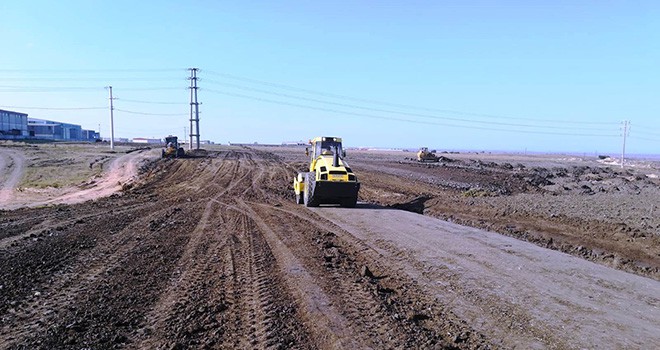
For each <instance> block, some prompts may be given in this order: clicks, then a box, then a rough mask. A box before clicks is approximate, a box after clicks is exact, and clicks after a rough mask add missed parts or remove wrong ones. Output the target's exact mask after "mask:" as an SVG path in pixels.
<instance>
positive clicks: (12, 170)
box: [0, 148, 25, 208]
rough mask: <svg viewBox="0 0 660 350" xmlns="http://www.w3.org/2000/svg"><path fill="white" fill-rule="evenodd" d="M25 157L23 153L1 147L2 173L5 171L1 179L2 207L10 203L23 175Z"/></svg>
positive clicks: (0, 161) (0, 204) (0, 172)
mask: <svg viewBox="0 0 660 350" xmlns="http://www.w3.org/2000/svg"><path fill="white" fill-rule="evenodd" d="M24 168H25V157H24V156H23V154H21V153H19V152H17V151H13V150H8V149H6V148H0V174H2V173H5V174H6V175H3V176H2V178H3V179H4V180H0V208H2V207H3V206H5V205H7V204H9V203H10V201H11V199H12V197H13V195H14V190H15V189H16V186H17V185H18V182H19V181H20V180H21V176H23V169H24Z"/></svg>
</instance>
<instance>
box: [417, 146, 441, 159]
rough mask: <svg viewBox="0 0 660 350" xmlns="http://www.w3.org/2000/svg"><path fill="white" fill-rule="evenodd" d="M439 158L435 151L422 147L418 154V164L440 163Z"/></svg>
mask: <svg viewBox="0 0 660 350" xmlns="http://www.w3.org/2000/svg"><path fill="white" fill-rule="evenodd" d="M439 160H440V158H438V157H437V156H436V155H435V153H433V151H429V149H428V147H422V148H420V149H419V151H418V152H417V161H418V162H438V161H439Z"/></svg>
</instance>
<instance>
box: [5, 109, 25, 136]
mask: <svg viewBox="0 0 660 350" xmlns="http://www.w3.org/2000/svg"><path fill="white" fill-rule="evenodd" d="M29 136H30V133H29V131H28V115H27V114H25V113H19V112H13V111H6V110H4V109H0V139H4V140H7V139H10V140H11V139H25V138H28V137H29Z"/></svg>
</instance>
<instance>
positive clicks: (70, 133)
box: [28, 118, 85, 141]
mask: <svg viewBox="0 0 660 350" xmlns="http://www.w3.org/2000/svg"><path fill="white" fill-rule="evenodd" d="M28 130H29V131H30V136H32V137H34V138H37V139H42V140H57V141H82V140H85V139H83V130H82V127H81V126H80V125H76V124H69V123H63V122H56V121H52V120H45V119H37V118H28Z"/></svg>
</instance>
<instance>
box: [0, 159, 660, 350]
mask: <svg viewBox="0 0 660 350" xmlns="http://www.w3.org/2000/svg"><path fill="white" fill-rule="evenodd" d="M302 153H303V152H302V150H301V149H285V148H275V147H273V148H240V147H221V148H218V149H217V150H214V151H209V152H208V153H206V154H205V155H204V156H200V157H195V158H188V159H173V160H169V159H168V160H164V159H154V160H152V161H150V162H147V163H142V164H143V165H142V166H141V167H140V168H139V171H138V173H139V174H138V176H136V177H134V179H133V181H132V182H130V183H128V184H124V186H122V190H121V191H119V192H117V193H115V194H112V195H110V196H109V197H103V198H98V199H95V200H91V201H87V202H83V203H78V204H50V205H47V206H39V207H32V208H27V207H26V208H18V209H13V210H3V211H0V271H1V272H2V273H1V274H0V348H9V349H112V348H131V349H132V348H141V349H187V348H201V349H204V348H209V349H213V348H220V349H238V348H240V349H253V348H258V349H266V348H268V349H271V348H272V349H278V348H282V349H335V348H343V349H361V348H372V349H391V348H421V349H445V348H446V349H494V348H558V349H564V348H568V349H571V348H575V349H581V348H658V347H660V282H658V267H659V266H660V264H659V263H658V259H660V256H659V249H658V235H659V233H658V228H659V226H658V219H657V216H658V215H657V214H656V215H654V214H653V212H652V210H654V209H648V208H649V206H650V208H656V209H660V208H658V205H659V203H658V196H657V191H658V182H657V177H655V178H654V177H653V175H654V173H653V172H654V171H655V170H654V168H652V167H649V168H644V170H643V171H635V172H631V173H628V172H622V171H618V170H613V168H610V167H609V166H608V165H602V166H598V165H594V166H590V167H587V169H577V168H576V169H573V168H572V167H566V168H562V167H561V166H554V165H552V166H538V167H531V166H529V165H527V166H526V165H523V164H513V165H511V164H508V163H504V162H501V163H496V162H493V163H492V164H490V163H483V162H480V163H475V161H472V160H469V159H459V157H453V158H452V159H450V158H446V159H445V160H444V161H443V162H441V163H437V164H432V165H426V164H418V163H416V162H413V161H410V160H406V159H405V157H403V156H402V155H391V154H371V153H368V152H355V154H351V155H349V157H350V158H349V162H351V166H352V168H353V169H354V171H355V172H356V173H357V175H358V179H360V181H361V182H362V190H361V192H360V203H359V204H358V208H355V209H343V208H336V207H321V208H313V209H309V208H305V207H303V206H301V205H296V204H294V201H293V193H292V189H291V187H292V186H291V181H292V179H293V176H294V174H295V173H296V172H297V171H300V170H303V169H304V168H305V157H304V154H302ZM450 156H451V155H450ZM5 159H6V157H5ZM4 162H5V163H8V162H10V161H7V160H5V161H4ZM135 164H137V163H135ZM601 169H610V170H601ZM0 171H5V170H2V169H0ZM5 173H7V172H6V171H5V172H4V173H3V174H5ZM3 176H4V175H3ZM560 180H561V181H560ZM599 181H600V185H599V183H598V182H599ZM4 183H6V181H5V182H4ZM631 184H632V185H634V186H635V187H632V185H631ZM583 186H588V187H589V189H590V191H588V190H587V189H586V188H584V187H583ZM599 186H601V187H602V188H603V190H602V191H601V189H600V187H599ZM614 187H616V188H617V190H614ZM576 192H577V193H576ZM591 192H593V193H591ZM98 195H101V193H98ZM608 195H611V196H610V197H608ZM599 196H602V197H603V198H599ZM616 196H619V197H620V198H622V199H621V200H620V201H619V202H616V203H613V202H612V198H619V197H616ZM90 197H91V196H90ZM90 197H86V199H89V198H90ZM538 198H545V199H546V200H545V201H542V202H540V200H539V199H538ZM592 198H593V199H592ZM6 201H7V202H11V198H7V199H6ZM564 202H566V203H569V204H566V203H564ZM624 202H625V204H622V203H624ZM570 203H572V204H570ZM5 205H6V206H5V207H6V208H8V207H10V206H11V203H5ZM571 205H572V206H573V209H570V210H569V209H568V208H570V206H571ZM592 206H593V207H594V208H598V209H597V211H598V212H597V213H592V211H591V210H590V209H589V208H590V207H592ZM612 206H614V208H612ZM637 206H643V207H644V208H645V210H646V212H644V213H637V209H638V207H637ZM617 210H618V212H617ZM610 212H612V213H614V214H612V215H613V216H612V215H606V214H608V213H610ZM420 214H424V215H420ZM601 214H602V216H603V218H600V216H599V215H601ZM642 217H644V219H642ZM440 219H448V220H449V221H452V222H449V221H447V220H440ZM619 221H620V222H619ZM457 223H461V224H467V225H470V226H473V227H466V226H460V225H458V224H457ZM480 228H484V229H487V230H482V229H480ZM564 252H567V253H570V254H565V253H564ZM605 256H610V257H607V258H606V257H605ZM589 260H591V261H589Z"/></svg>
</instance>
